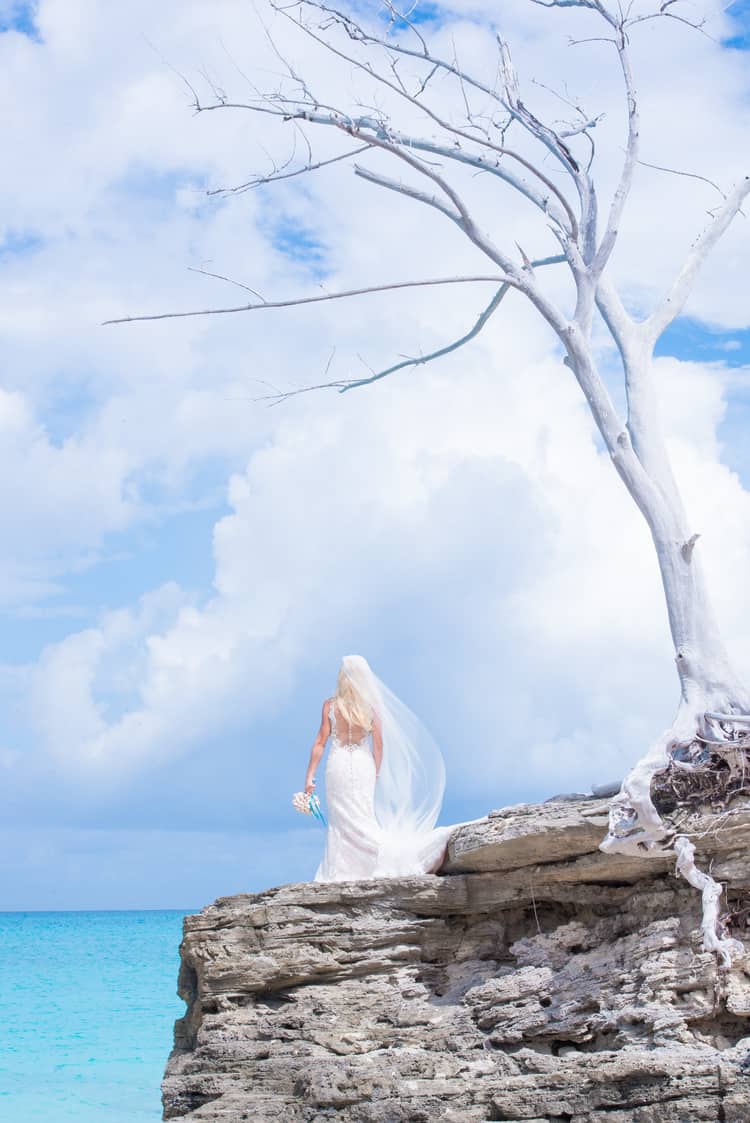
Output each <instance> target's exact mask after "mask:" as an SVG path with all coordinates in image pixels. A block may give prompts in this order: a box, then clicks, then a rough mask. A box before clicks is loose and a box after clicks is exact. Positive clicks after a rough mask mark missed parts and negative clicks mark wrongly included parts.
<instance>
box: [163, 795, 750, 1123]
mask: <svg viewBox="0 0 750 1123" xmlns="http://www.w3.org/2000/svg"><path fill="white" fill-rule="evenodd" d="M605 822H606V804H605V803H603V802H599V801H595V800H579V801H577V802H576V801H573V802H571V801H565V802H559V803H546V804H542V805H541V806H520V807H511V808H506V809H504V810H502V811H499V812H493V813H491V815H490V816H489V817H488V819H487V820H485V821H482V822H480V823H474V824H471V825H468V826H466V827H463V828H460V829H459V830H458V831H457V833H456V835H455V836H454V838H453V840H452V842H451V845H450V849H449V854H448V858H447V861H446V863H445V866H444V869H443V872H444V876H441V877H424V878H406V879H389V880H382V881H368V882H357V883H354V882H352V883H349V884H342V885H315V884H304V885H287V886H282V887H281V888H280V889H274V890H270V891H268V892H266V893H259V894H253V895H240V896H236V897H228V898H223V899H220V900H218V901H217V902H216V903H215V904H214V905H211V906H209V907H208V908H205V909H204V910H203V911H202V912H201V913H200V915H198V916H192V917H187V918H186V920H185V936H184V940H183V944H182V948H181V951H182V967H181V971H180V982H179V989H180V994H181V995H182V997H183V998H184V999H185V1001H186V1002H187V1004H188V1009H187V1013H186V1015H185V1017H184V1018H182V1019H181V1020H180V1021H178V1022H177V1024H176V1026H175V1048H174V1050H173V1052H172V1055H171V1057H170V1059H169V1063H168V1066H167V1072H166V1076H165V1079H164V1085H163V1094H164V1108H165V1118H167V1119H172V1118H176V1117H180V1116H188V1117H189V1118H190V1120H195V1121H196V1123H197V1121H198V1120H203V1121H209V1120H211V1121H218V1120H223V1121H232V1123H234V1121H235V1120H236V1121H239V1120H269V1121H270V1120H279V1121H281V1120H283V1121H285V1123H287V1121H288V1123H322V1121H323V1120H330V1119H339V1120H342V1121H348V1123H406V1121H413V1123H419V1121H424V1123H427V1121H429V1123H433V1121H435V1120H444V1121H446V1123H448V1121H455V1123H473V1121H477V1123H478V1121H480V1120H482V1121H485V1120H498V1121H502V1120H506V1121H510V1120H526V1123H562V1121H563V1120H565V1121H571V1123H605V1121H606V1123H702V1121H704V1120H705V1121H708V1120H711V1121H719V1120H721V1121H724V1123H748V1121H749V1120H750V957H748V956H746V957H745V958H741V957H740V958H738V960H736V961H735V963H734V964H733V966H732V968H731V970H730V971H728V972H724V971H721V970H719V968H718V967H717V963H716V960H715V958H714V956H713V955H709V954H707V953H705V952H704V951H702V947H701V939H700V919H701V909H700V898H699V896H698V894H697V893H696V892H695V891H694V890H693V889H691V888H690V887H689V886H688V885H687V884H686V883H685V882H683V881H681V880H678V879H676V878H675V877H674V875H673V873H672V872H671V871H672V869H673V865H674V862H673V858H670V856H669V855H665V854H658V855H654V856H647V857H644V859H643V860H639V859H634V858H630V857H627V858H626V857H619V856H612V855H605V854H603V853H601V851H599V850H598V848H597V847H598V843H599V841H600V840H601V838H602V836H603V833H604V827H605ZM675 825H677V824H675ZM679 830H680V831H681V832H682V833H685V834H687V835H688V836H689V837H690V838H691V839H692V840H693V841H694V842H695V843H696V847H697V851H698V855H699V858H700V860H701V862H702V863H703V864H704V866H705V865H707V864H708V863H711V864H712V872H713V876H714V877H715V878H716V879H717V880H720V881H721V882H722V883H723V884H725V885H726V887H727V895H726V901H725V908H726V909H727V912H728V913H729V914H730V915H729V921H730V923H731V924H732V925H733V926H732V929H731V931H732V935H734V936H736V937H738V938H744V940H745V946H746V947H750V942H748V937H750V930H748V928H747V925H748V905H750V860H749V857H750V804H748V803H745V804H742V803H739V804H737V805H736V806H735V807H734V808H733V809H732V810H731V811H730V813H729V814H726V813H724V814H722V815H716V816H714V815H710V814H704V815H702V816H701V815H697V814H695V815H692V816H691V817H690V818H683V820H682V821H681V822H680V824H679Z"/></svg>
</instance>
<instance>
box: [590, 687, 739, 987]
mask: <svg viewBox="0 0 750 1123" xmlns="http://www.w3.org/2000/svg"><path fill="white" fill-rule="evenodd" d="M728 710H729V707H722V708H721V709H719V710H704V711H702V712H700V713H699V714H698V715H696V714H695V712H693V714H690V713H689V712H688V711H687V707H682V708H681V711H680V712H679V713H678V716H677V719H676V720H675V724H674V726H673V727H672V728H671V729H670V730H668V731H667V732H666V733H665V734H664V735H663V736H662V737H661V738H660V739H659V740H658V741H657V743H656V744H655V745H654V747H653V748H652V749H651V751H650V752H649V753H648V754H647V755H646V756H645V757H644V758H643V759H642V760H641V761H639V762H638V764H637V765H636V766H635V768H634V769H633V770H632V771H631V773H630V774H629V775H628V776H627V777H626V779H625V781H624V782H623V786H622V791H621V792H620V794H619V795H618V796H615V798H614V799H613V800H612V803H611V804H610V828H609V833H608V835H607V837H606V839H604V841H603V842H602V844H601V849H602V850H605V851H609V852H615V853H616V852H619V853H630V854H634V853H635V854H637V853H641V854H643V853H645V852H646V851H648V850H650V849H652V848H653V847H654V846H656V845H661V846H663V847H665V848H666V847H671V848H673V849H674V851H675V853H676V855H677V873H678V874H680V875H681V876H682V877H684V878H685V879H686V880H687V881H689V882H690V884H691V885H693V886H694V887H695V888H696V889H698V890H700V892H701V895H702V900H703V921H702V925H701V927H702V931H703V946H704V948H705V949H706V951H713V952H715V953H716V954H717V955H718V957H719V959H720V960H721V963H722V965H723V966H724V967H729V966H731V962H732V958H733V957H735V956H737V955H742V954H744V948H743V945H742V944H741V943H740V942H739V941H738V940H736V939H733V938H731V937H730V936H729V935H728V934H727V929H728V927H729V921H728V918H729V917H730V916H734V913H732V912H731V910H728V911H727V913H726V914H725V915H724V916H723V917H720V916H719V899H720V897H721V893H722V889H721V886H720V885H718V884H717V882H715V881H714V879H713V878H712V877H711V875H710V874H708V873H706V872H704V871H702V870H700V869H698V867H697V866H696V864H695V860H694V854H695V847H694V846H693V844H692V843H691V842H690V840H689V839H688V838H687V837H686V836H685V835H677V836H676V837H675V836H674V835H673V834H671V832H670V831H669V829H668V828H667V826H666V825H665V824H664V822H663V821H662V818H661V816H662V815H666V814H669V813H670V812H673V811H676V810H679V809H681V808H685V809H695V808H699V807H700V808H706V809H710V810H712V811H721V810H723V809H725V808H726V807H727V806H728V805H729V803H730V802H731V800H733V799H734V798H735V797H737V796H740V795H750V715H748V714H747V713H739V712H737V713H734V712H731V710H729V712H727V711H728ZM742 907H743V908H745V909H746V912H745V913H742V911H741V910H740V912H738V913H737V917H735V923H733V924H732V925H731V926H732V927H735V929H736V928H737V924H738V923H739V924H741V922H742V920H743V919H744V921H745V927H747V919H748V916H750V905H744V906H742Z"/></svg>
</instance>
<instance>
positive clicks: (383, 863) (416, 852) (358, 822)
mask: <svg viewBox="0 0 750 1123" xmlns="http://www.w3.org/2000/svg"><path fill="white" fill-rule="evenodd" d="M350 658H352V657H350ZM327 706H328V717H329V720H330V723H331V734H330V738H329V749H328V761H327V763H326V770H325V782H326V805H327V812H328V833H327V836H326V846H325V853H324V855H323V860H322V862H321V863H320V866H319V867H318V870H317V873H316V874H315V880H316V881H356V880H358V879H362V878H370V877H403V876H407V875H409V874H424V873H428V872H429V871H431V870H432V869H434V868H435V866H436V864H437V863H438V862H439V860H440V858H441V856H442V853H443V851H444V850H445V847H446V845H447V843H448V838H449V836H450V834H451V832H452V831H453V830H454V829H455V828H454V827H434V826H433V825H432V824H431V823H429V825H426V823H425V820H424V818H421V819H418V818H416V817H414V816H409V815H407V814H403V813H401V814H396V816H395V817H393V816H392V817H391V819H390V820H389V819H388V815H387V813H384V814H383V816H382V817H383V818H384V819H385V820H386V821H387V822H388V826H387V828H386V827H384V826H383V825H381V821H380V820H379V819H378V815H377V812H376V783H377V777H376V771H375V758H374V756H373V752H372V734H371V733H368V732H365V731H364V730H362V729H359V730H358V734H359V736H360V739H359V740H356V741H353V740H352V733H353V732H354V731H353V730H352V729H351V727H350V726H348V724H347V722H346V721H345V720H344V719H343V718H342V717H341V715H339V714H337V710H336V705H335V703H334V701H333V700H332V699H331V700H330V701H329V702H328V703H327ZM355 729H356V727H355ZM344 731H346V733H344ZM388 754H389V741H388V730H387V726H386V729H385V736H384V745H383V768H384V769H385V770H386V772H387V765H388V764H389V759H388ZM381 771H382V770H381ZM431 817H432V816H430V818H431ZM435 817H436V815H435Z"/></svg>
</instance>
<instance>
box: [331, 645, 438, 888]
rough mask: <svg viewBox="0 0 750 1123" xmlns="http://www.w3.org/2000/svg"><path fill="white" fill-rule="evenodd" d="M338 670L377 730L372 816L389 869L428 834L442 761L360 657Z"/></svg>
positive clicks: (434, 815)
mask: <svg viewBox="0 0 750 1123" xmlns="http://www.w3.org/2000/svg"><path fill="white" fill-rule="evenodd" d="M342 669H343V670H344V671H345V673H346V674H347V676H348V677H349V678H350V679H351V681H352V684H353V685H354V687H355V689H356V690H357V692H358V693H359V694H360V695H361V697H362V699H363V701H364V702H365V703H366V705H368V706H369V707H370V709H371V710H372V712H373V713H374V714H375V715H376V717H378V718H379V719H380V723H381V726H382V731H383V761H382V765H381V768H380V772H379V774H378V780H377V784H376V786H375V811H376V815H377V818H378V822H379V824H380V826H381V828H382V830H383V835H384V847H383V860H384V861H385V860H387V863H388V864H389V865H390V866H393V865H394V864H398V863H397V862H396V860H395V859H396V856H397V855H399V854H402V855H404V857H406V854H407V853H408V852H411V853H413V852H414V850H415V847H416V848H419V846H420V843H423V842H424V840H425V839H426V838H428V837H429V836H430V834H431V832H432V831H433V830H434V827H435V823H436V822H437V818H438V815H439V814H440V808H441V807H442V803H443V794H444V792H445V764H444V762H443V756H442V753H441V752H440V749H439V748H438V746H437V744H436V743H435V741H434V740H433V738H432V736H431V735H430V733H429V732H428V731H427V729H426V728H425V726H424V725H423V724H422V722H421V721H420V720H419V718H418V717H417V716H416V714H414V713H412V711H411V710H410V709H409V707H408V706H406V705H405V704H404V703H403V702H402V701H401V699H400V698H398V697H397V696H396V695H395V694H394V693H393V691H392V690H389V688H388V687H387V686H386V684H385V683H384V682H383V681H382V680H381V679H379V678H378V676H377V675H376V674H375V672H374V671H373V669H372V667H371V666H370V664H369V663H368V662H367V660H366V659H365V658H364V657H363V656H361V655H345V656H344V659H343V662H342ZM388 852H390V853H389V856H388V857H387V858H386V854H387V853H388Z"/></svg>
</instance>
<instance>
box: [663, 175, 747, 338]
mask: <svg viewBox="0 0 750 1123" xmlns="http://www.w3.org/2000/svg"><path fill="white" fill-rule="evenodd" d="M748 195H750V175H746V176H745V177H744V178H743V179H741V180H740V182H739V183H738V184H737V186H736V187H735V188H734V190H733V191H730V193H729V195H727V197H726V200H725V202H724V205H723V206H722V207H721V209H720V210H719V211H718V213H717V214H716V216H715V217H714V219H713V221H712V222H711V223H710V225H709V226H707V227H706V229H705V230H704V231H703V233H702V234H701V235H700V237H699V238H698V239H697V240H696V242H695V243H694V244H693V247H692V249H691V250H690V252H689V254H688V255H687V258H686V259H685V262H684V264H683V266H682V268H681V269H680V272H679V273H678V274H677V276H676V278H675V280H674V283H673V284H672V287H671V288H670V290H669V292H668V293H667V295H666V296H665V298H664V300H663V301H662V303H661V304H660V305H659V306H658V307H657V308H656V309H655V310H654V312H653V313H652V314H651V316H649V318H648V320H646V322H645V324H644V330H645V332H646V334H647V336H648V338H649V339H651V340H652V341H654V342H655V341H656V340H657V339H658V338H659V336H660V335H661V334H662V332H663V331H664V330H665V329H666V328H668V327H669V325H670V324H671V323H672V321H673V320H674V319H675V318H676V317H677V316H679V314H680V312H681V311H682V309H683V308H684V307H685V302H686V301H687V298H688V296H689V295H690V290H691V289H692V287H693V282H694V281H695V278H696V275H697V273H698V270H699V269H700V267H701V265H702V264H703V262H704V261H705V260H706V258H707V257H708V255H709V253H710V251H711V250H712V249H713V247H714V246H715V245H716V243H717V242H718V241H719V238H721V236H722V234H723V233H724V231H725V230H726V229H727V227H728V226H729V225H730V223H731V222H732V220H733V219H734V217H735V216H736V214H737V213H738V211H739V210H740V207H741V206H742V203H743V200H744V199H745V198H746V197H747V196H748Z"/></svg>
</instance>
